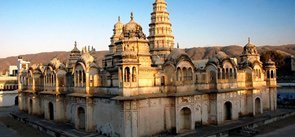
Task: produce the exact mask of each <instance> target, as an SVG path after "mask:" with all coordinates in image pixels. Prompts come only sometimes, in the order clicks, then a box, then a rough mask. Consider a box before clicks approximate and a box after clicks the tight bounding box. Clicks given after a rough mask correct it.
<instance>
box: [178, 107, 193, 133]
mask: <svg viewBox="0 0 295 137" xmlns="http://www.w3.org/2000/svg"><path fill="white" fill-rule="evenodd" d="M179 121H180V131H185V130H191V110H190V109H189V108H187V107H185V108H182V109H181V110H180V119H179Z"/></svg>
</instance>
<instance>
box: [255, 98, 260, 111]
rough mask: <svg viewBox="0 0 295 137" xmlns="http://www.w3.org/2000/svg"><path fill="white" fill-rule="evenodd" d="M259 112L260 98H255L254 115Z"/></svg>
mask: <svg viewBox="0 0 295 137" xmlns="http://www.w3.org/2000/svg"><path fill="white" fill-rule="evenodd" d="M259 114H261V101H260V98H256V99H255V115H259Z"/></svg>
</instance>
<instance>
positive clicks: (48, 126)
mask: <svg viewBox="0 0 295 137" xmlns="http://www.w3.org/2000/svg"><path fill="white" fill-rule="evenodd" d="M10 115H11V116H12V117H13V118H14V119H17V120H19V121H22V122H24V123H26V124H28V125H30V126H32V127H34V128H36V129H38V130H40V131H43V132H46V133H47V134H49V135H51V136H54V137H82V136H83V137H98V136H101V137H103V135H99V134H98V133H87V132H84V131H81V130H77V129H75V128H74V126H73V125H72V124H69V123H55V122H53V121H48V120H44V119H41V118H39V117H36V116H32V115H28V114H26V113H22V112H17V111H15V112H12V113H10ZM293 115H295V109H279V110H277V111H275V112H271V113H267V112H266V113H264V114H262V115H260V116H257V117H242V118H240V119H239V120H234V121H229V122H226V123H225V124H223V125H218V126H217V125H209V126H200V127H196V129H195V130H194V131H190V132H186V133H183V134H178V135H167V134H162V135H159V136H177V137H190V136H191V137H208V136H210V137H214V136H228V135H229V134H234V133H235V132H237V131H238V132H239V133H240V131H242V130H245V129H254V128H256V127H259V126H262V125H265V124H269V123H272V122H275V121H278V120H280V119H284V118H286V117H289V116H293ZM245 133H246V132H245Z"/></svg>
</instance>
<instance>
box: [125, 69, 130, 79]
mask: <svg viewBox="0 0 295 137" xmlns="http://www.w3.org/2000/svg"><path fill="white" fill-rule="evenodd" d="M129 80H130V69H129V67H126V68H125V77H124V81H125V82H129Z"/></svg>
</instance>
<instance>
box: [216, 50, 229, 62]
mask: <svg viewBox="0 0 295 137" xmlns="http://www.w3.org/2000/svg"><path fill="white" fill-rule="evenodd" d="M216 57H217V59H218V60H220V61H222V60H224V59H226V58H229V57H228V55H227V54H226V53H224V52H223V51H218V52H217V54H216Z"/></svg>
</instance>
